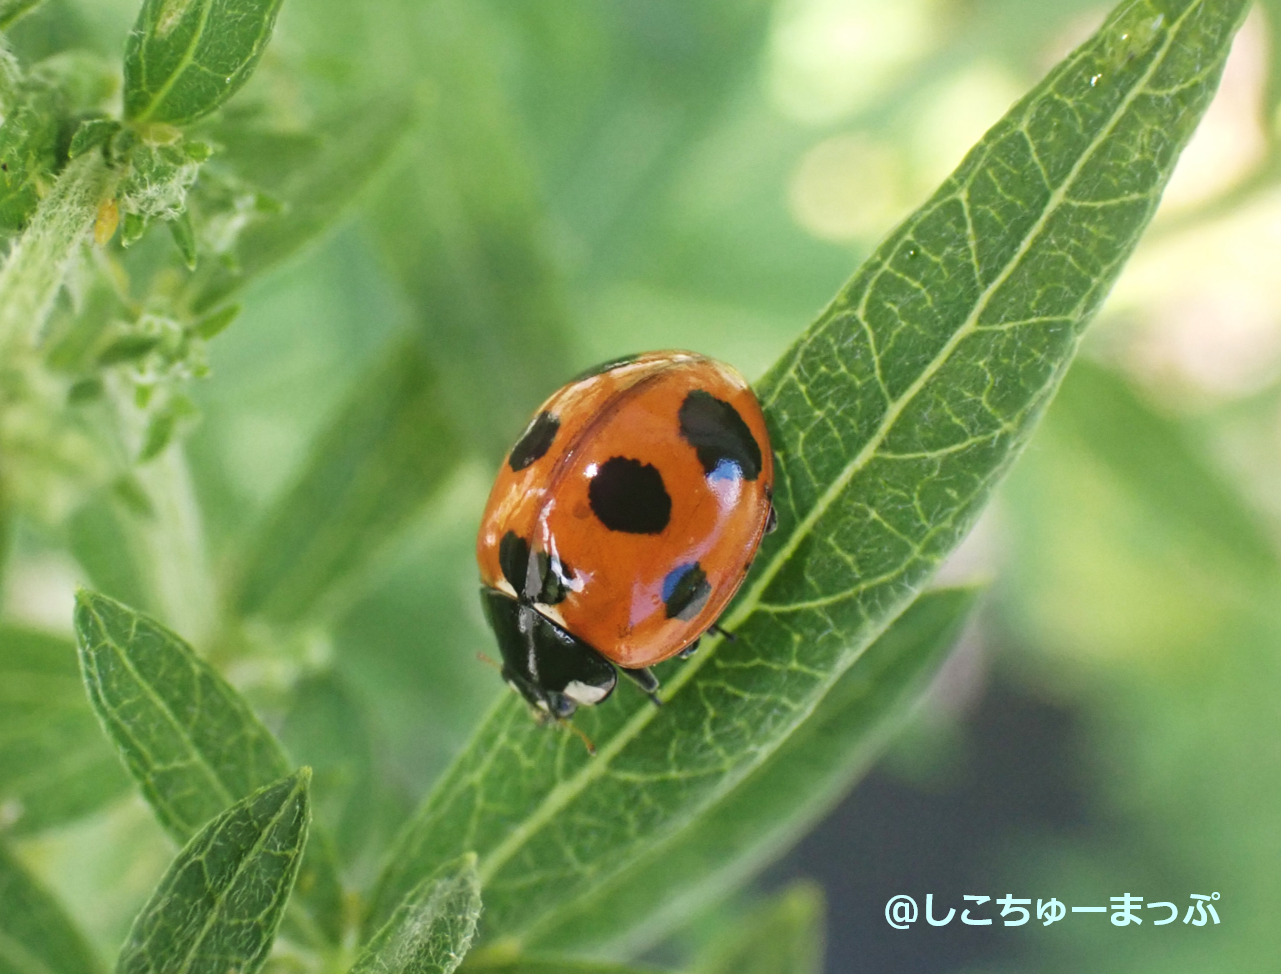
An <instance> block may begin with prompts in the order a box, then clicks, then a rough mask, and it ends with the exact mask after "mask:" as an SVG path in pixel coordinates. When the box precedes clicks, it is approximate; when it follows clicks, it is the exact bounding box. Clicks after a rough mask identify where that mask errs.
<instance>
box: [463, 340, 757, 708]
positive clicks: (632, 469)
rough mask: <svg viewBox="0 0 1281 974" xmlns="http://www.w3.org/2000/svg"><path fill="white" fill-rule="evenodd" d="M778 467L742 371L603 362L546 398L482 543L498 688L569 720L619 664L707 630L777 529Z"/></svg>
mask: <svg viewBox="0 0 1281 974" xmlns="http://www.w3.org/2000/svg"><path fill="white" fill-rule="evenodd" d="M773 483H774V458H773V452H772V451H771V450H770V444H769V436H768V434H767V432H766V430H765V419H764V417H763V416H762V415H761V407H760V404H759V403H758V402H757V401H756V397H755V396H754V395H753V394H752V390H751V388H750V387H749V386H748V384H747V382H746V381H744V379H743V377H742V376H741V375H739V374H738V372H737V371H735V370H734V369H732V368H730V367H729V366H728V365H724V364H722V363H720V362H717V361H715V360H713V359H710V358H706V357H704V356H702V355H695V354H693V353H690V352H650V353H647V354H644V355H637V356H633V357H631V358H626V359H619V360H616V361H613V362H608V363H606V364H605V365H602V366H600V367H599V368H597V369H594V370H592V371H591V372H588V373H586V374H584V375H582V376H579V377H578V378H577V379H575V380H573V381H572V382H570V384H569V385H567V386H565V387H564V388H562V389H561V390H560V391H559V392H557V393H555V394H554V395H553V396H552V397H551V398H550V399H548V400H547V401H546V402H545V403H543V405H542V407H541V408H540V409H539V410H538V412H537V413H536V414H535V416H534V418H533V419H532V420H531V421H530V424H529V426H528V427H527V428H526V429H525V432H524V433H522V434H521V437H520V439H519V440H518V441H517V443H516V445H515V446H514V447H513V448H512V451H511V453H510V454H509V455H508V457H507V461H506V462H505V463H504V464H503V467H502V470H501V471H500V472H499V474H498V479H497V480H496V481H495V482H494V488H493V490H492V491H491V492H490V495H489V503H488V504H487V505H486V507H485V514H484V518H483V520H482V521H481V527H480V535H479V537H478V538H477V540H476V558H477V561H478V562H479V563H480V578H481V583H482V584H481V601H482V602H483V603H484V607H485V614H486V616H487V617H488V619H489V624H490V625H491V626H492V627H493V630H494V634H495V635H496V636H497V638H498V645H499V648H500V649H501V650H502V655H503V664H504V665H503V667H502V671H503V678H504V679H505V680H506V681H507V682H508V683H509V684H511V686H512V687H514V688H515V689H516V690H518V691H519V692H520V693H521V695H522V696H524V698H525V699H526V700H528V701H529V703H530V704H531V705H532V706H533V707H534V708H536V710H537V711H539V712H541V713H544V714H546V715H547V716H549V717H551V718H553V719H557V720H564V719H565V718H567V717H569V716H570V715H571V714H573V713H574V710H575V709H576V708H577V707H578V706H580V705H588V704H597V703H600V702H601V701H602V700H604V699H605V698H606V697H608V696H609V694H610V693H611V692H612V691H613V689H614V685H615V683H616V682H617V680H618V675H617V672H616V671H615V669H614V664H617V665H618V666H619V667H621V668H622V670H623V672H624V673H625V674H626V675H627V676H629V677H631V678H632V679H633V680H634V681H635V682H636V683H637V684H638V685H639V686H640V687H641V689H642V690H644V691H645V692H646V693H647V694H649V695H650V698H651V699H653V700H654V702H655V703H657V702H658V698H657V696H656V695H655V690H657V688H658V680H657V679H655V677H654V675H653V673H651V672H650V670H649V669H648V667H650V666H652V665H653V664H655V663H658V662H661V661H662V660H665V659H667V658H668V657H670V656H674V655H676V654H677V653H688V652H690V651H692V650H693V648H694V647H695V645H696V644H697V642H698V639H699V636H701V635H702V634H703V633H704V632H706V631H707V630H708V629H710V628H713V627H714V624H715V621H716V617H717V616H718V615H720V613H721V611H722V610H723V609H724V608H725V605H726V603H728V602H729V600H730V598H731V597H732V596H733V595H734V592H735V591H736V590H737V589H738V587H739V585H740V584H741V583H742V581H743V577H744V576H745V575H746V573H747V569H748V567H749V566H750V565H751V562H752V557H753V555H754V554H755V553H756V548H757V546H758V545H759V544H760V540H761V536H762V535H764V534H765V533H766V532H767V531H769V530H771V529H772V528H773V524H774V510H773V505H772V504H771V496H772V488H773Z"/></svg>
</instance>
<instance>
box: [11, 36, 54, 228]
mask: <svg viewBox="0 0 1281 974" xmlns="http://www.w3.org/2000/svg"><path fill="white" fill-rule="evenodd" d="M11 57H12V55H10V54H9V52H8V51H7V50H3V49H0V59H10V58H11ZM6 68H8V69H10V71H11V72H12V77H9V78H6V79H4V80H3V81H0V119H3V122H2V123H0V229H4V230H16V229H20V228H22V227H23V226H25V224H26V222H27V220H28V219H29V218H30V216H31V214H32V213H33V212H35V208H36V205H37V204H38V203H39V202H40V198H41V197H42V196H43V195H44V193H45V191H46V189H47V188H48V186H50V185H51V184H52V183H53V179H54V175H55V173H56V171H57V168H58V164H59V152H58V148H59V146H58V142H59V138H60V136H61V124H62V116H63V115H64V113H65V112H66V110H67V108H66V99H65V98H64V97H63V95H62V93H61V92H60V91H59V90H58V89H57V87H56V86H54V85H53V84H51V83H49V82H48V81H46V80H44V79H42V78H23V77H22V76H21V75H20V74H19V73H18V72H17V66H16V63H13V64H6V65H0V71H3V72H5V73H10V72H9V71H6Z"/></svg>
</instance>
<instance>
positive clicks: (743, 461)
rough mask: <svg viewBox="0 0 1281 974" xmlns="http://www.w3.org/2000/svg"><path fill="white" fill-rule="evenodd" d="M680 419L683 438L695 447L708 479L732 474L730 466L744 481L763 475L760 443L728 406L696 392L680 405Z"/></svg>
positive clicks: (702, 392)
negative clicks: (735, 468) (736, 469)
mask: <svg viewBox="0 0 1281 974" xmlns="http://www.w3.org/2000/svg"><path fill="white" fill-rule="evenodd" d="M679 418H680V423H681V436H683V437H685V439H686V441H687V442H688V443H689V445H690V446H692V447H694V450H695V451H696V452H697V453H698V462H699V463H701V464H702V465H703V472H704V473H706V474H707V475H708V476H709V477H710V476H712V475H717V476H720V475H722V474H724V473H726V472H732V468H730V467H729V466H728V465H729V464H733V466H734V467H737V468H738V472H739V474H740V475H741V476H742V477H743V478H744V479H745V480H755V479H756V478H757V477H759V476H760V473H761V447H760V444H759V443H757V442H756V437H754V436H752V431H751V430H750V429H748V428H747V424H746V423H745V422H743V417H742V416H740V415H739V414H738V410H737V409H735V408H734V407H733V406H731V405H730V404H729V403H727V402H725V401H724V400H721V399H717V398H716V397H715V396H713V395H712V394H711V393H710V392H704V391H703V390H702V389H695V390H694V391H693V392H691V393H690V394H689V395H687V396H686V397H685V401H684V402H683V403H681V409H680V413H679ZM718 471H719V472H720V473H718Z"/></svg>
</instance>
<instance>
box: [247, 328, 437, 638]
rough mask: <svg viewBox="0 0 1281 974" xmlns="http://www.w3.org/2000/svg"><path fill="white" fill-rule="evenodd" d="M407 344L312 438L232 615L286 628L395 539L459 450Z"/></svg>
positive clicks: (418, 350) (430, 373) (423, 359)
mask: <svg viewBox="0 0 1281 974" xmlns="http://www.w3.org/2000/svg"><path fill="white" fill-rule="evenodd" d="M440 400H441V394H440V388H439V380H438V378H437V376H436V373H435V370H434V369H433V368H432V366H431V364H430V362H429V361H428V359H427V356H426V354H425V353H424V351H423V349H422V345H421V342H420V340H419V339H417V338H415V337H410V338H404V339H397V340H395V341H394V342H393V343H392V348H391V349H389V354H387V355H385V356H384V357H383V358H382V359H380V360H379V361H378V362H377V363H376V364H375V365H374V367H373V368H372V369H370V371H369V372H368V373H367V374H366V375H365V377H364V378H363V379H362V380H361V382H360V383H359V385H358V386H357V388H356V390H355V392H354V393H353V394H352V396H351V398H350V399H349V400H348V401H347V403H346V405H345V406H344V407H343V408H342V409H340V410H339V412H338V415H337V417H336V419H335V421H334V422H333V423H332V424H331V425H330V427H329V428H328V430H326V431H325V432H324V433H323V434H322V435H321V437H320V440H319V442H318V443H317V445H316V447H315V450H314V452H313V454H312V457H311V459H310V461H309V462H308V463H307V465H306V467H305V468H304V470H303V472H302V475H301V477H300V478H299V480H298V481H297V483H296V484H295V485H294V487H293V488H292V489H291V490H289V491H287V492H286V493H285V495H284V496H283V497H282V498H281V499H280V500H279V501H278V502H277V503H276V505H275V507H274V509H273V510H272V512H271V513H270V515H269V516H268V519H267V523H266V525H265V526H264V527H263V529H262V530H260V531H259V532H258V534H257V538H256V542H255V546H254V548H253V550H252V551H251V552H250V553H249V555H248V557H247V558H246V562H245V568H244V570H243V574H242V581H241V582H240V585H239V593H240V594H239V597H238V599H237V603H238V606H239V608H240V611H241V612H243V613H244V614H246V615H251V614H259V615H262V616H265V617H267V618H269V619H272V620H274V621H277V622H290V621H293V620H296V619H298V618H300V617H301V616H303V615H304V614H305V613H307V612H309V611H311V610H312V608H313V607H314V606H316V604H317V603H318V602H319V601H320V600H321V599H322V597H324V596H325V595H326V594H328V593H329V592H331V591H332V590H333V589H334V587H335V586H336V585H337V584H338V583H339V582H341V581H343V580H345V579H347V578H349V577H351V576H352V575H354V574H355V573H357V572H358V571H359V570H360V569H361V568H363V567H364V566H365V565H366V564H367V563H368V562H369V560H370V558H371V557H372V556H373V555H374V554H375V553H376V552H377V551H378V550H379V549H380V548H381V547H382V546H384V545H386V544H387V543H388V542H389V541H391V540H392V539H394V538H395V537H397V536H398V534H399V533H400V532H401V530H402V529H403V527H404V526H405V524H406V523H407V522H408V521H409V519H410V518H412V517H414V516H415V515H416V514H418V513H419V512H420V511H421V510H422V509H423V505H424V504H425V503H426V502H427V501H428V500H429V499H430V498H431V497H432V495H433V494H434V493H435V491H436V490H437V489H438V488H439V487H440V485H441V484H442V483H443V482H444V481H445V479H446V477H447V476H448V474H449V473H450V472H451V471H452V470H453V467H454V463H455V461H456V459H457V457H458V456H459V454H460V453H461V452H462V445H461V440H460V438H459V436H458V435H457V434H456V433H455V431H454V429H453V426H452V425H451V423H450V421H449V419H448V418H447V417H446V416H445V415H443V408H442V405H441V401H440Z"/></svg>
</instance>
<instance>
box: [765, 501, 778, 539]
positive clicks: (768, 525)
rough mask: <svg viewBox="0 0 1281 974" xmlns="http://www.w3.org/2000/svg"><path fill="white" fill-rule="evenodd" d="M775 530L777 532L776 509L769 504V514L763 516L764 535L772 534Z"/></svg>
mask: <svg viewBox="0 0 1281 974" xmlns="http://www.w3.org/2000/svg"><path fill="white" fill-rule="evenodd" d="M776 530H778V509H777V508H776V507H775V506H774V505H773V504H771V505H770V506H769V513H768V514H767V515H765V533H766V534H773V533H774V532H775V531H776Z"/></svg>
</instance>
